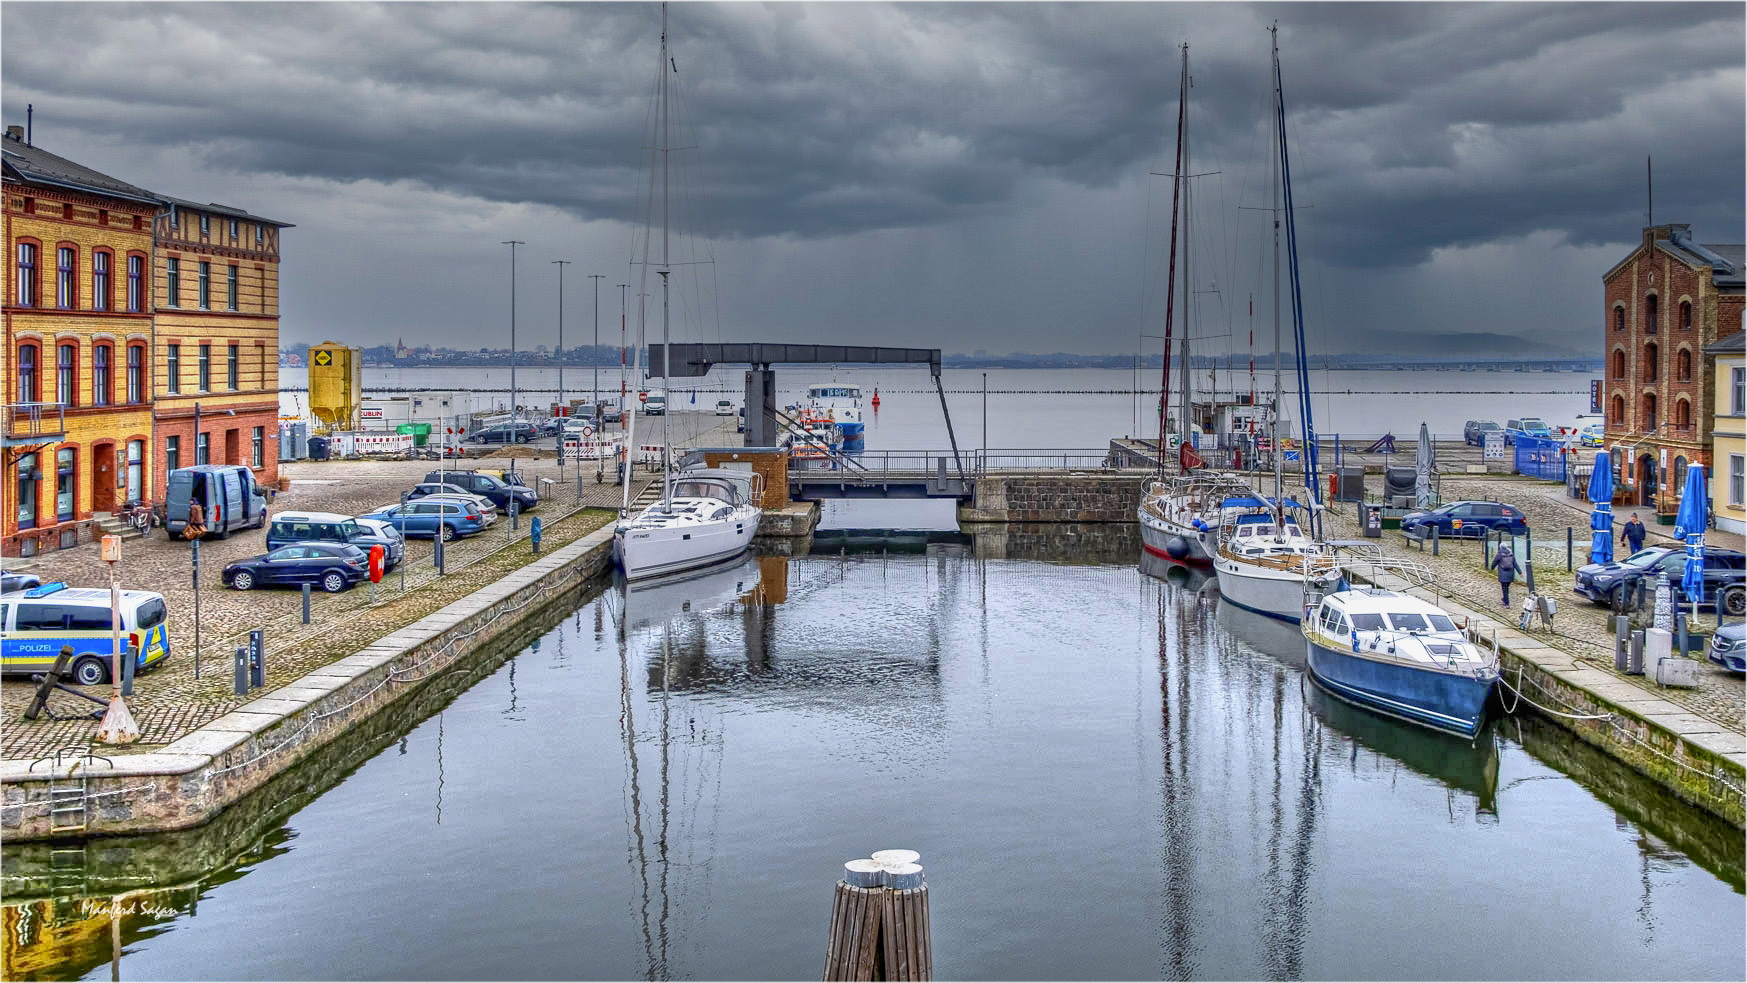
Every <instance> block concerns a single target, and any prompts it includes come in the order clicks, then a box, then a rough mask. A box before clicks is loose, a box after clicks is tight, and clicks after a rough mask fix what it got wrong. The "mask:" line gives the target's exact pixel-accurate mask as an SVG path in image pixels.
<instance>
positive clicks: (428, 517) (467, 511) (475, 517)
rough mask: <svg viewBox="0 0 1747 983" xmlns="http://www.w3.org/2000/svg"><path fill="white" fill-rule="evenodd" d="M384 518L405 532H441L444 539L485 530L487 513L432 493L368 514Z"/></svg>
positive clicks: (449, 539) (417, 533)
mask: <svg viewBox="0 0 1747 983" xmlns="http://www.w3.org/2000/svg"><path fill="white" fill-rule="evenodd" d="M364 518H367V519H381V520H382V521H384V522H387V523H389V524H391V525H393V526H394V527H395V528H396V529H399V530H400V531H401V534H402V535H405V536H420V537H425V536H429V537H431V538H433V539H434V538H436V537H438V536H441V537H442V539H443V542H445V543H447V542H449V541H451V540H454V539H457V538H460V537H462V536H472V535H475V534H477V533H482V532H484V531H485V516H484V515H483V514H481V513H480V511H479V510H478V509H474V508H470V507H468V506H467V505H466V504H464V503H462V502H459V501H455V500H452V499H447V498H444V497H443V496H441V495H431V496H427V497H425V498H421V499H419V500H418V501H416V502H408V503H406V504H405V505H398V504H397V505H388V506H384V507H383V508H379V509H377V510H375V511H374V512H371V513H369V514H368V515H366V516H364Z"/></svg>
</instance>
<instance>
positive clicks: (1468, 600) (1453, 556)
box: [1327, 474, 1747, 728]
mask: <svg viewBox="0 0 1747 983" xmlns="http://www.w3.org/2000/svg"><path fill="white" fill-rule="evenodd" d="M1443 498H1444V501H1447V502H1449V501H1460V500H1464V499H1491V500H1495V501H1504V502H1509V503H1510V504H1512V505H1515V506H1516V507H1518V508H1520V509H1522V511H1523V515H1524V517H1525V518H1526V519H1527V520H1528V523H1529V529H1530V530H1531V532H1532V533H1533V534H1534V555H1533V563H1534V571H1535V588H1536V590H1537V591H1538V592H1539V593H1541V594H1542V595H1544V596H1548V597H1554V598H1557V599H1558V613H1557V614H1556V615H1555V617H1554V619H1553V628H1552V630H1551V631H1547V630H1544V629H1541V628H1540V627H1539V626H1538V625H1537V627H1536V629H1535V630H1533V631H1532V632H1531V633H1530V634H1532V635H1533V636H1534V637H1536V638H1538V639H1540V640H1541V641H1543V642H1545V643H1546V644H1548V645H1551V646H1553V647H1555V648H1558V649H1561V650H1563V651H1565V652H1569V653H1571V654H1572V655H1574V656H1576V657H1578V658H1581V659H1583V660H1584V661H1585V663H1586V664H1588V665H1590V666H1592V667H1594V668H1596V669H1600V670H1603V671H1605V672H1608V673H1610V674H1613V675H1615V676H1618V677H1619V678H1621V679H1625V680H1628V681H1630V682H1632V683H1633V684H1635V685H1637V686H1641V687H1643V688H1644V689H1645V690H1647V691H1649V692H1652V693H1654V694H1656V695H1657V696H1659V697H1661V698H1662V699H1665V700H1667V701H1668V702H1670V703H1674V704H1677V705H1679V706H1681V707H1684V708H1686V709H1688V710H1690V711H1691V712H1693V713H1696V714H1699V715H1701V716H1704V717H1706V718H1707V719H1710V720H1714V721H1717V722H1718V723H1722V724H1724V725H1727V726H1730V727H1734V728H1741V727H1742V726H1743V720H1744V709H1747V695H1744V694H1747V689H1744V687H1743V684H1742V678H1741V677H1740V676H1737V675H1734V674H1732V673H1729V672H1725V671H1724V670H1723V669H1722V668H1721V667H1719V666H1716V665H1714V664H1712V663H1711V662H1709V661H1704V660H1703V659H1702V657H1701V661H1700V666H1701V669H1700V672H1699V685H1698V687H1697V688H1695V689H1672V688H1668V689H1665V688H1663V687H1660V686H1658V685H1656V683H1655V680H1654V679H1653V678H1651V677H1647V676H1629V675H1625V674H1623V673H1618V672H1615V670H1614V630H1613V623H1612V617H1613V614H1612V612H1611V611H1610V610H1609V609H1607V608H1605V607H1601V606H1598V605H1595V604H1591V603H1590V602H1589V601H1588V600H1587V599H1586V598H1584V597H1582V596H1580V595H1578V594H1577V593H1575V592H1574V591H1573V590H1572V586H1573V584H1574V583H1575V577H1574V575H1573V574H1571V573H1568V572H1566V570H1565V558H1566V549H1565V542H1566V540H1565V535H1566V534H1565V531H1566V529H1567V528H1570V529H1571V530H1572V542H1573V546H1572V561H1571V565H1572V567H1573V568H1576V567H1580V566H1582V565H1584V564H1585V563H1587V562H1589V542H1590V531H1589V513H1590V505H1589V503H1588V502H1587V501H1583V500H1580V499H1574V498H1569V497H1567V496H1566V495H1565V486H1564V485H1559V484H1552V483H1549V482H1543V481H1536V480H1533V479H1523V478H1516V477H1503V476H1492V477H1486V476H1480V475H1475V476H1471V477H1463V476H1455V475H1449V474H1446V475H1445V476H1444V480H1443ZM1625 511H1626V513H1629V512H1630V510H1629V509H1627V510H1625ZM1329 515H1330V517H1331V518H1332V519H1333V521H1332V522H1331V523H1330V524H1329V528H1328V530H1327V532H1328V535H1329V537H1330V538H1340V539H1357V538H1359V536H1360V531H1359V523H1358V515H1357V509H1355V508H1353V507H1352V506H1347V507H1346V508H1345V509H1344V510H1340V509H1331V510H1330V512H1329ZM1624 521H1625V515H1624V514H1621V515H1620V516H1619V522H1624ZM1648 529H1649V536H1648V538H1647V539H1646V545H1651V546H1655V545H1678V544H1677V543H1676V541H1675V540H1674V538H1673V537H1672V536H1670V535H1667V532H1668V529H1667V527H1662V526H1656V525H1650V526H1649V527H1648ZM1373 542H1377V543H1380V544H1381V546H1382V548H1383V550H1384V554H1385V555H1386V556H1389V555H1392V556H1405V557H1409V558H1412V559H1414V560H1418V561H1420V562H1423V563H1425V564H1426V565H1428V566H1430V567H1431V568H1432V570H1433V571H1434V572H1435V573H1436V575H1437V578H1438V588H1439V589H1440V590H1441V591H1443V592H1444V593H1445V594H1449V595H1453V596H1455V597H1457V598H1458V599H1459V600H1461V601H1462V602H1463V603H1465V604H1467V605H1468V606H1469V607H1471V608H1473V609H1474V610H1476V611H1486V612H1497V614H1496V615H1495V617H1497V618H1498V619H1499V620H1500V621H1501V622H1506V623H1509V624H1511V625H1512V626H1513V627H1514V625H1515V623H1516V619H1517V616H1518V614H1519V613H1520V611H1521V608H1520V607H1519V605H1520V604H1521V601H1522V597H1523V590H1524V589H1525V584H1524V581H1523V578H1521V577H1519V578H1518V580H1517V583H1516V584H1515V585H1513V587H1512V591H1511V601H1512V606H1511V607H1510V608H1509V609H1506V608H1505V607H1504V606H1503V605H1502V604H1500V603H1499V591H1498V579H1497V577H1496V576H1495V575H1494V574H1493V573H1491V572H1490V571H1488V570H1486V568H1485V562H1484V559H1483V557H1482V547H1481V544H1480V543H1478V542H1476V541H1473V540H1461V541H1450V540H1444V541H1443V542H1441V543H1440V544H1439V554H1440V555H1438V556H1433V555H1432V550H1431V544H1430V543H1429V542H1428V543H1427V544H1426V548H1425V550H1424V551H1423V552H1422V551H1421V550H1420V549H1419V548H1418V547H1416V546H1410V545H1408V544H1407V542H1406V541H1405V540H1404V539H1403V538H1402V536H1401V534H1400V532H1399V531H1397V530H1393V529H1385V530H1384V531H1383V538H1382V539H1380V540H1374V541H1373ZM1624 552H1625V549H1624V544H1623V543H1622V544H1621V549H1620V550H1619V551H1618V553H1621V554H1623V553H1624ZM1715 623H1716V622H1715V618H1714V615H1711V614H1708V613H1701V614H1700V616H1699V618H1698V624H1699V626H1700V627H1701V628H1702V629H1703V630H1706V631H1708V630H1709V628H1710V626H1712V625H1714V624H1715Z"/></svg>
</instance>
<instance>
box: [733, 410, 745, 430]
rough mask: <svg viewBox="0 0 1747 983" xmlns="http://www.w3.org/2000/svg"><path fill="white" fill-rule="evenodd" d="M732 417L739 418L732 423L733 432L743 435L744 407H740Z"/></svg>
mask: <svg viewBox="0 0 1747 983" xmlns="http://www.w3.org/2000/svg"><path fill="white" fill-rule="evenodd" d="M734 415H735V416H736V417H738V418H739V419H737V420H735V421H734V432H735V433H745V432H746V407H744V406H742V407H740V409H739V410H738V411H737V412H736V413H735V414H734Z"/></svg>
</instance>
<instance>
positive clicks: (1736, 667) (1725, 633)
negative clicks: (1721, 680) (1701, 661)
mask: <svg viewBox="0 0 1747 983" xmlns="http://www.w3.org/2000/svg"><path fill="white" fill-rule="evenodd" d="M1705 658H1707V659H1709V660H1711V661H1712V662H1715V663H1716V664H1717V665H1719V666H1722V667H1723V668H1724V669H1727V670H1729V671H1730V672H1740V673H1747V621H1737V622H1735V623H1733V624H1728V625H1724V626H1723V627H1721V628H1718V629H1717V631H1716V634H1714V635H1712V636H1711V644H1710V646H1709V647H1708V648H1706V649H1705Z"/></svg>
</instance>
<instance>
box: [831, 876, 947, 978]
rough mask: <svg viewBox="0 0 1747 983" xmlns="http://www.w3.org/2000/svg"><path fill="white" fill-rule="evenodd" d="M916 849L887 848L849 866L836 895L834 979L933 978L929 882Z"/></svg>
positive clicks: (833, 945) (833, 938) (834, 912)
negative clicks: (925, 881) (924, 874)
mask: <svg viewBox="0 0 1747 983" xmlns="http://www.w3.org/2000/svg"><path fill="white" fill-rule="evenodd" d="M918 859H920V857H919V856H918V855H917V854H916V853H915V851H912V850H882V851H880V852H879V853H875V854H874V855H873V858H872V859H868V860H851V861H849V862H848V863H846V864H844V865H843V868H844V874H843V879H842V880H839V881H838V882H837V889H836V892H835V893H834V895H833V896H832V900H831V925H830V929H829V931H828V932H827V933H826V943H825V974H824V977H823V978H824V979H825V980H826V981H828V983H830V981H864V980H866V981H871V980H899V981H906V980H932V979H933V978H934V953H933V947H932V946H931V945H930V941H929V921H928V885H927V884H926V883H924V882H923V876H922V867H921V865H919V864H917V863H916V860H918Z"/></svg>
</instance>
